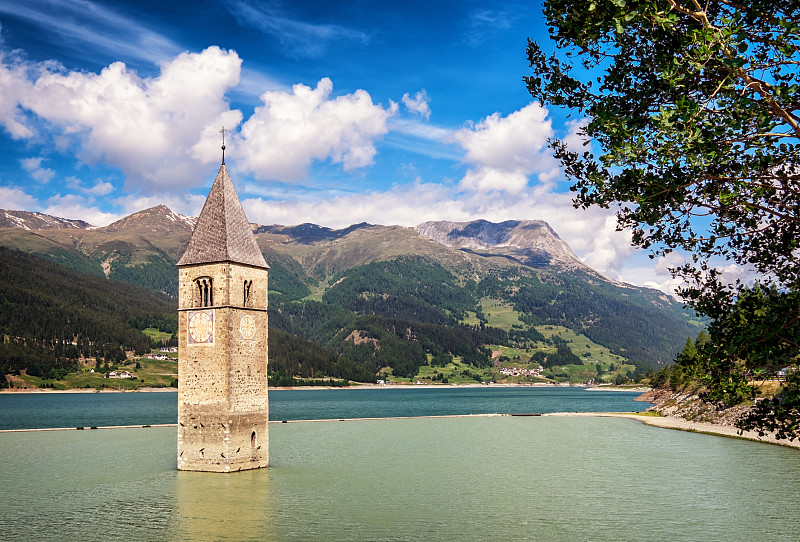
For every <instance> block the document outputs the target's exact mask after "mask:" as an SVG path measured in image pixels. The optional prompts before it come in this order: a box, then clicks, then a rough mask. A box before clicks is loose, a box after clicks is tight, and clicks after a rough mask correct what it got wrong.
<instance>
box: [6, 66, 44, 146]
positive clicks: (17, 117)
mask: <svg viewBox="0 0 800 542" xmlns="http://www.w3.org/2000/svg"><path fill="white" fill-rule="evenodd" d="M31 86H32V85H31V82H30V81H29V80H28V70H27V66H25V64H23V63H22V62H21V61H20V60H19V59H17V58H14V57H12V56H9V55H8V54H7V53H4V52H2V51H0V96H2V99H1V100H0V124H2V125H3V127H4V128H5V129H6V131H7V132H8V133H9V134H10V135H11V137H13V138H14V139H24V138H30V137H33V135H34V134H35V131H34V129H33V128H32V127H31V126H29V125H28V122H27V120H26V118H25V115H24V113H23V111H22V108H21V107H20V102H21V100H22V97H23V96H26V95H28V94H29V93H30V92H31Z"/></svg>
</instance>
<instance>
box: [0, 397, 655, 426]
mask: <svg viewBox="0 0 800 542" xmlns="http://www.w3.org/2000/svg"><path fill="white" fill-rule="evenodd" d="M637 395H639V393H637V392H608V391H587V390H586V389H585V388H577V387H563V388H562V387H552V388H543V387H520V388H499V387H498V388H489V387H475V388H455V387H432V388H427V389H418V388H411V389H396V388H389V389H381V388H378V389H333V390H272V391H270V392H269V406H270V419H271V420H314V419H343V418H386V417H396V416H436V415H452V414H492V413H498V414H511V413H545V412H579V411H583V412H630V411H640V410H643V409H644V408H646V407H647V406H649V404H648V403H640V402H634V401H633V399H634V397H636V396H637ZM177 419H178V402H177V399H176V394H175V393H169V392H164V393H19V394H18V393H3V394H0V429H29V428H42V427H77V426H80V427H93V426H94V427H102V426H108V425H145V424H151V425H152V424H163V423H176V421H177Z"/></svg>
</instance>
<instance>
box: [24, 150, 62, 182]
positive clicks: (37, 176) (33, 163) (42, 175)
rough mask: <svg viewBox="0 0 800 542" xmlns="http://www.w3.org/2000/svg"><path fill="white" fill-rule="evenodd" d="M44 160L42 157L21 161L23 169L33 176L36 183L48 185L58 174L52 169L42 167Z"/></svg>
mask: <svg viewBox="0 0 800 542" xmlns="http://www.w3.org/2000/svg"><path fill="white" fill-rule="evenodd" d="M43 160H44V158H42V157H41V156H39V157H36V158H23V159H22V160H20V161H19V163H20V165H21V166H22V169H24V170H25V171H27V172H28V175H30V176H31V179H33V180H34V181H36V182H39V183H42V184H46V183H48V182H50V181H51V180H53V177H55V176H56V172H55V171H53V170H52V169H50V168H46V167H42V161H43Z"/></svg>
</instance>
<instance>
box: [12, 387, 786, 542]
mask: <svg viewBox="0 0 800 542" xmlns="http://www.w3.org/2000/svg"><path fill="white" fill-rule="evenodd" d="M335 391H338V390H334V391H332V392H331V394H330V395H328V396H329V397H337V399H335V400H334V402H335V401H337V400H340V399H341V398H342V396H335ZM375 391H378V392H380V391H383V390H375ZM398 391H403V392H410V391H413V390H398ZM422 391H424V392H426V393H427V394H429V395H430V396H433V395H435V394H436V393H437V391H433V390H422ZM483 391H484V392H486V391H492V390H483ZM497 391H500V392H501V395H502V394H503V392H504V391H505V390H497ZM365 392H367V393H371V392H369V391H368V390H360V391H358V392H354V393H365ZM286 393H288V394H289V399H288V400H291V401H296V402H303V401H306V400H310V399H313V396H312V395H305V394H316V393H317V391H313V392H310V391H309V392H306V391H302V392H286ZM584 393H585V394H588V395H596V394H594V393H591V392H584ZM96 395H103V394H96ZM127 395H134V394H125V395H113V396H112V397H124V396H127ZM138 395H145V394H138ZM149 395H167V394H149ZM606 395H616V394H612V393H606ZM93 396H94V395H93ZM167 396H168V397H171V398H172V400H173V401H174V399H175V395H174V394H169V395H167ZM276 396H277V394H276ZM276 396H273V395H272V392H271V394H270V399H271V402H272V403H273V404H274V403H278V401H277V400H276V399H275V397H276ZM324 396H325V395H324V394H323V397H324ZM0 397H1V398H3V399H4V398H5V396H0ZM49 397H53V396H49ZM293 397H295V398H294V399H292V398H293ZM439 399H440V400H441V399H442V398H441V397H440V398H439ZM103 400H105V399H103ZM315 400H316V399H315ZM364 400H366V399H364ZM398 400H399V401H400V402H404V401H405V399H402V398H398ZM429 400H435V399H433V398H432V399H429ZM499 401H500V400H499V399H498V402H497V403H496V404H499ZM6 404H7V403H0V405H2V406H5V405H6ZM638 405H639V403H635V404H634V406H633V407H632V408H636V406H638ZM331 408H332V409H333V408H334V407H331ZM387 408H389V407H387ZM392 408H395V407H392ZM392 408H390V410H392ZM398 408H399V407H398ZM403 408H405V407H403ZM515 410H517V409H515ZM525 410H529V409H518V410H517V411H519V412H522V411H525ZM625 410H631V408H627V409H625ZM314 417H319V416H314ZM336 417H337V418H338V416H336ZM66 425H67V426H75V425H78V423H77V422H76V423H68V424H66ZM175 446H176V431H175V429H174V428H129V429H110V430H98V431H90V430H86V431H57V432H32V433H4V434H0V539H3V540H87V541H94V540H98V541H99V540H174V541H184V540H186V541H206V540H259V541H273V540H274V541H283V540H309V541H317V540H324V541H335V540H364V541H366V540H376V541H416V540H452V541H486V540H498V541H507V540H536V541H556V542H559V541H583V540H593V541H606V540H608V541H663V540H687V541H688V540H691V541H706V540H707V541H715V542H716V541H719V540H725V541H734V542H736V541H748V542H750V541H754V540H787V541H788V540H793V541H796V540H797V539H798V533H800V514H797V503H798V502H800V453H798V451H797V450H796V449H789V448H783V447H778V446H771V445H766V444H757V443H752V442H746V441H740V440H735V439H728V438H720V437H714V436H708V435H701V434H694V433H685V432H680V431H671V430H666V429H658V428H653V427H648V426H645V425H642V424H641V423H639V422H636V421H633V420H627V419H615V418H567V417H475V418H421V419H382V420H348V421H328V422H308V423H287V424H281V423H278V424H272V425H271V426H270V468H269V469H263V470H258V471H247V472H240V473H234V474H230V475H221V474H206V473H190V472H177V471H176V470H175V468H176V460H175Z"/></svg>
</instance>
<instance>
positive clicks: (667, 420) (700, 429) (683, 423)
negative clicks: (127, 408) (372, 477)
mask: <svg viewBox="0 0 800 542" xmlns="http://www.w3.org/2000/svg"><path fill="white" fill-rule="evenodd" d="M529 416H530V417H556V418H557V417H561V418H625V419H629V420H635V421H639V422H641V423H643V424H645V425H649V426H651V427H656V428H659V429H672V430H678V431H686V432H689V433H700V434H703V435H710V436H715V437H723V438H735V439H740V440H747V441H750V442H757V443H760V444H771V445H777V446H784V447H787V448H794V449H798V450H800V440H794V441H789V440H778V439H776V438H775V437H774V436H772V435H765V436H763V437H759V436H758V433H757V432H756V431H745V432H743V433H741V434H740V433H739V430H738V429H736V428H735V427H733V426H727V425H716V424H712V423H708V422H690V421H688V420H684V419H681V418H672V417H667V416H647V415H642V414H637V413H623V412H548V413H543V414H498V413H493V414H492V413H490V414H444V415H431V416H389V417H385V418H380V417H377V418H375V417H372V418H330V419H313V420H270V421H269V424H270V425H272V424H283V423H323V422H348V421H375V420H399V419H403V420H410V419H429V418H486V417H529ZM177 426H178V424H177V423H171V424H149V425H113V426H102V427H43V428H32V429H0V434H2V433H31V432H41V431H80V430H90V431H94V430H100V429H145V428H150V427H177Z"/></svg>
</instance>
